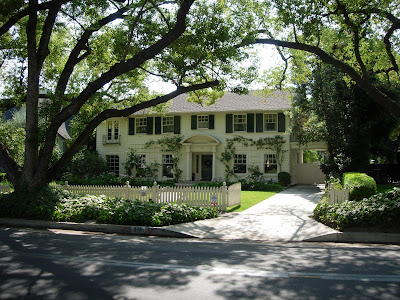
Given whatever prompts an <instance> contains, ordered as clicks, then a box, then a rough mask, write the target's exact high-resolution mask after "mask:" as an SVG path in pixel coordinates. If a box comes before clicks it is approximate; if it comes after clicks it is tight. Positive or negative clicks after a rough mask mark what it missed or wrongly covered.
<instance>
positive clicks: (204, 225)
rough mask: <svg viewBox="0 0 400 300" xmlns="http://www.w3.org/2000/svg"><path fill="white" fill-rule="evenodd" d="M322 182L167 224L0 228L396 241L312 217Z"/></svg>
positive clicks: (11, 222) (399, 240) (17, 223)
mask: <svg viewBox="0 0 400 300" xmlns="http://www.w3.org/2000/svg"><path fill="white" fill-rule="evenodd" d="M322 195H323V186H312V185H307V186H306V185H299V186H294V187H291V188H289V189H286V190H284V191H283V192H280V193H278V194H276V195H274V196H272V197H270V198H268V199H267V200H264V201H262V202H260V203H258V204H257V205H254V206H252V207H251V208H249V209H247V210H245V211H243V212H240V213H226V214H223V215H221V216H220V217H218V218H216V219H209V220H201V221H196V222H191V223H183V224H177V225H171V226H166V227H159V228H154V227H145V226H123V225H107V224H88V223H83V224H82V223H62V222H47V221H31V220H17V219H4V218H0V226H10V227H13V226H14V227H31V228H48V229H67V230H78V231H94V232H105V233H117V234H131V235H147V236H165V237H185V238H201V239H219V240H227V241H233V240H237V241H239V240H240V241H263V242H298V241H305V242H344V243H387V244H400V234H389V233H368V232H339V231H336V230H333V229H332V228H330V227H327V226H325V225H323V224H321V223H319V222H317V221H315V220H313V219H311V218H310V215H311V214H312V212H313V210H314V208H315V206H316V205H317V204H318V201H319V200H320V198H321V197H322Z"/></svg>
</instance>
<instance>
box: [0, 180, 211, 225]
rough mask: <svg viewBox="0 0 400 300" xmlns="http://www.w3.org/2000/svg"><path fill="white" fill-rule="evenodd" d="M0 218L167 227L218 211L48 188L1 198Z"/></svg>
mask: <svg viewBox="0 0 400 300" xmlns="http://www.w3.org/2000/svg"><path fill="white" fill-rule="evenodd" d="M0 216H1V217H12V218H27V219H38V220H52V221H58V222H85V221H88V220H96V222H97V223H106V224H119V225H137V226H166V225H171V224H178V223H184V222H192V221H196V220H203V219H209V218H215V217H217V216H218V214H217V211H216V209H215V208H211V207H191V206H188V205H186V204H179V205H178V204H173V203H167V204H158V203H154V202H152V201H148V202H140V201H132V200H127V199H120V198H110V197H106V196H89V195H86V196H80V195H75V194H72V193H70V192H67V191H64V190H60V189H55V188H51V187H47V188H44V189H40V190H37V191H34V192H33V193H31V192H30V193H28V192H20V193H18V194H16V193H11V194H5V195H1V196H0Z"/></svg>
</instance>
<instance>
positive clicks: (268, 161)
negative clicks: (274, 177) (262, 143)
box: [264, 154, 278, 174]
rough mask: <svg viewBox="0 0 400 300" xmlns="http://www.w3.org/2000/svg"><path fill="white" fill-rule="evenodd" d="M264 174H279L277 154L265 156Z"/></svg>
mask: <svg viewBox="0 0 400 300" xmlns="http://www.w3.org/2000/svg"><path fill="white" fill-rule="evenodd" d="M264 173H267V174H276V173H278V164H277V162H276V155H275V154H265V155H264Z"/></svg>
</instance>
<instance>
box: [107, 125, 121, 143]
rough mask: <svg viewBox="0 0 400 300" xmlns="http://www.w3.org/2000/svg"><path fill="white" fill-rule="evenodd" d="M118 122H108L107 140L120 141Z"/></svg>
mask: <svg viewBox="0 0 400 300" xmlns="http://www.w3.org/2000/svg"><path fill="white" fill-rule="evenodd" d="M118 127H119V124H118V121H107V140H118V138H119V131H118Z"/></svg>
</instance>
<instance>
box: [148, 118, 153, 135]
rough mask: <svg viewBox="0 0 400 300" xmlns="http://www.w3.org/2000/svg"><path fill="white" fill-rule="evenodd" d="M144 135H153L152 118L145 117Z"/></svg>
mask: <svg viewBox="0 0 400 300" xmlns="http://www.w3.org/2000/svg"><path fill="white" fill-rule="evenodd" d="M146 133H147V134H153V117H147V119H146Z"/></svg>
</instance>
